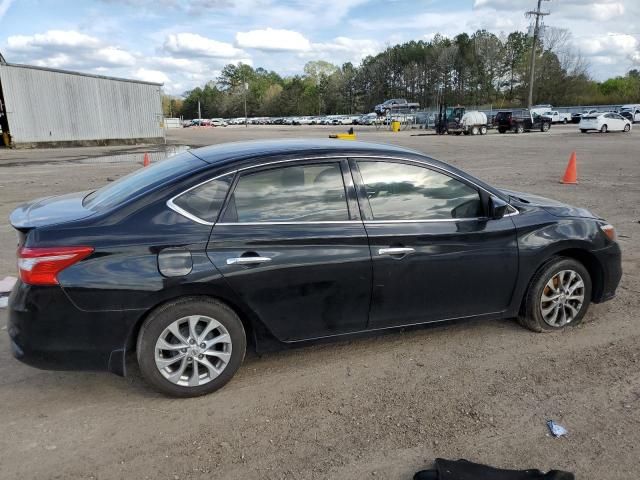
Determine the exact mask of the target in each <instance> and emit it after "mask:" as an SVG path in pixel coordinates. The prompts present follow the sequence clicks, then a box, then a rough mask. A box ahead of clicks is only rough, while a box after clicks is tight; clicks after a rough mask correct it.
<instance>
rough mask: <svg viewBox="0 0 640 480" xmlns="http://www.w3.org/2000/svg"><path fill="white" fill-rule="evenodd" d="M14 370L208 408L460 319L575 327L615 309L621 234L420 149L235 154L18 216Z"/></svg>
mask: <svg viewBox="0 0 640 480" xmlns="http://www.w3.org/2000/svg"><path fill="white" fill-rule="evenodd" d="M11 224H12V225H13V227H14V228H15V229H16V230H17V231H18V237H19V246H18V247H19V248H18V266H19V273H20V281H19V282H18V283H17V284H16V286H15V288H14V289H13V291H12V293H11V296H10V302H9V308H10V312H9V327H8V331H9V335H10V337H11V345H12V349H13V354H14V356H15V357H16V358H18V359H20V360H22V361H24V362H25V363H28V364H30V365H33V366H37V367H41V368H55V369H103V370H104V369H106V370H110V371H111V372H114V373H117V374H120V375H124V374H125V365H126V362H125V358H126V354H127V353H128V352H133V351H135V352H136V355H137V359H138V363H139V366H140V369H141V371H142V373H143V375H144V377H145V378H146V379H147V380H148V381H149V382H150V383H151V384H152V385H153V386H155V387H156V388H157V389H159V390H161V391H163V392H166V393H168V394H172V395H176V396H184V397H186V396H194V395H201V394H205V393H209V392H212V391H214V390H216V389H218V388H220V387H221V386H223V385H224V384H225V383H226V382H228V381H229V380H230V379H231V377H232V376H233V375H234V373H235V372H236V371H237V370H238V368H239V367H240V364H241V363H242V360H243V358H244V355H245V350H246V348H247V345H249V344H250V345H251V346H252V347H253V348H255V349H256V350H257V351H265V350H270V349H273V348H274V347H277V346H283V345H297V344H301V343H305V342H309V341H315V340H319V339H326V338H345V337H347V336H349V335H354V334H359V333H362V332H373V331H381V330H388V329H394V328H400V327H406V326H411V325H419V324H426V323H432V322H442V321H445V320H453V319H471V318H474V319H495V318H504V317H518V318H519V319H520V321H521V323H522V324H523V325H524V326H525V327H527V328H530V329H531V330H534V331H536V332H548V331H555V330H560V329H562V328H564V327H566V326H570V325H575V324H577V323H579V322H580V321H581V320H582V318H583V317H584V315H585V312H586V311H587V308H588V306H589V303H590V302H602V301H605V300H608V299H610V298H612V297H613V296H614V293H615V289H616V287H617V285H618V282H619V280H620V276H621V267H620V249H619V247H618V244H617V243H616V239H615V231H614V229H613V227H612V226H611V225H609V224H607V222H606V221H604V220H602V219H601V218H598V217H597V216H595V215H593V214H591V213H590V212H588V211H587V210H584V209H581V208H575V207H571V206H568V205H564V204H561V203H558V202H554V201H552V200H548V199H544V198H540V197H536V196H533V195H526V194H522V193H515V192H508V191H504V190H499V189H496V188H494V187H491V186H489V185H487V184H486V183H484V182H482V181H480V180H478V179H476V178H473V177H472V176H470V175H467V174H466V173H464V172H462V171H460V170H458V169H456V168H454V167H452V166H450V165H447V164H444V163H442V162H439V161H436V160H433V159H431V158H429V157H426V156H424V155H422V154H420V153H418V152H415V151H412V150H407V149H403V148H398V147H394V146H386V145H374V144H367V143H360V142H341V141H335V140H333V141H332V140H327V141H318V140H305V141H302V140H298V141H272V142H265V141H261V142H247V143H231V144H223V145H218V146H212V147H207V148H201V149H197V150H191V151H188V152H187V153H183V154H181V155H178V156H175V157H173V158H171V159H169V160H166V161H163V162H159V163H157V164H154V165H152V166H151V167H147V168H143V169H140V170H138V171H136V172H134V173H132V174H131V175H128V176H126V177H124V178H122V179H120V180H118V181H116V182H113V183H111V184H108V185H106V186H105V187H103V188H101V189H99V190H96V191H93V192H81V193H74V194H70V195H64V196H59V197H49V198H44V199H40V200H36V201H33V202H31V203H28V204H25V205H22V206H20V207H19V208H17V209H16V210H15V211H14V212H13V213H12V214H11Z"/></svg>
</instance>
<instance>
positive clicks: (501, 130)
mask: <svg viewBox="0 0 640 480" xmlns="http://www.w3.org/2000/svg"><path fill="white" fill-rule="evenodd" d="M504 132H506V130H505V129H504V128H499V129H498V133H504Z"/></svg>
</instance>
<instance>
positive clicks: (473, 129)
mask: <svg viewBox="0 0 640 480" xmlns="http://www.w3.org/2000/svg"><path fill="white" fill-rule="evenodd" d="M478 133H480V130H479V129H478V127H476V126H475V125H474V126H473V127H471V135H478Z"/></svg>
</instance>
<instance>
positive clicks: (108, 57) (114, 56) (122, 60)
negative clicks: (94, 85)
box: [95, 47, 136, 66]
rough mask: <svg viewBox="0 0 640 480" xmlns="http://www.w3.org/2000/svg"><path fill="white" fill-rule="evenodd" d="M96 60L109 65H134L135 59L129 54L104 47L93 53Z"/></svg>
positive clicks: (116, 48)
mask: <svg viewBox="0 0 640 480" xmlns="http://www.w3.org/2000/svg"><path fill="white" fill-rule="evenodd" d="M95 58H96V60H100V61H101V62H103V63H107V64H110V65H123V66H131V65H135V63H136V58H135V57H134V56H133V55H132V54H131V53H129V52H127V51H125V50H122V49H121V48H118V47H104V48H100V49H98V50H97V51H96V52H95Z"/></svg>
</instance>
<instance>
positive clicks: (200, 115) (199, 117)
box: [198, 99, 202, 120]
mask: <svg viewBox="0 0 640 480" xmlns="http://www.w3.org/2000/svg"><path fill="white" fill-rule="evenodd" d="M201 118H202V113H200V99H198V120H200V119H201Z"/></svg>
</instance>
